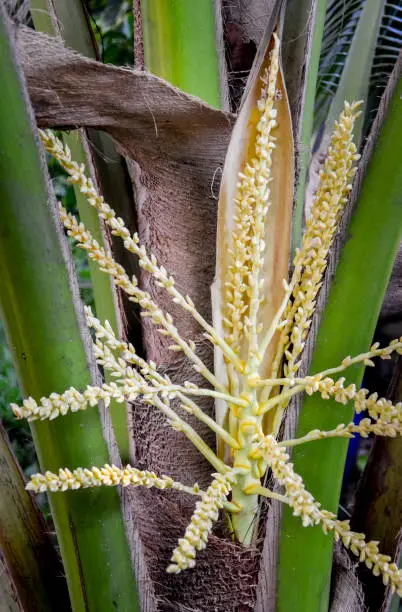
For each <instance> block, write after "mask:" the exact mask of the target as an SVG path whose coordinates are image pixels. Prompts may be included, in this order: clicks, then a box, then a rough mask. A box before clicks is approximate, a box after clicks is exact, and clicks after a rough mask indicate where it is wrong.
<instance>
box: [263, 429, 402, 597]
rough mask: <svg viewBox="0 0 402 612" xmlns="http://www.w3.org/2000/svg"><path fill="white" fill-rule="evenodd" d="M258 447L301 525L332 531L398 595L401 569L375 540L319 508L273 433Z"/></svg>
mask: <svg viewBox="0 0 402 612" xmlns="http://www.w3.org/2000/svg"><path fill="white" fill-rule="evenodd" d="M259 446H260V450H261V453H262V454H263V456H264V458H265V460H266V461H267V463H268V465H269V467H270V468H271V470H272V473H273V475H274V477H275V479H276V480H277V482H278V483H279V484H280V485H282V486H283V487H284V489H285V492H286V496H287V499H288V503H289V505H290V506H291V508H292V510H293V514H294V515H295V516H300V518H301V520H302V522H303V525H304V526H305V527H308V526H310V525H319V524H320V525H321V526H322V529H323V531H324V532H325V533H328V532H330V531H333V532H334V534H335V539H336V540H341V541H342V543H343V544H344V546H345V547H346V548H349V549H350V550H351V551H352V553H353V554H354V555H356V556H357V557H359V560H360V561H363V562H364V563H365V564H366V565H367V567H368V568H370V569H371V570H372V571H373V573H374V575H376V576H378V575H381V576H382V579H383V582H384V584H389V585H390V586H391V588H392V590H393V591H396V592H397V593H398V594H399V595H401V594H402V571H401V570H399V569H398V567H397V565H396V564H395V563H392V559H391V558H390V557H389V556H388V555H383V554H381V553H380V552H379V549H378V542H366V539H365V536H364V534H362V533H356V532H354V531H351V529H350V524H349V521H338V520H337V519H336V516H335V514H333V513H332V512H328V511H327V510H322V509H321V505H320V504H319V503H318V502H316V501H315V499H314V497H313V496H312V495H311V493H309V492H308V491H307V490H306V488H305V486H304V483H303V480H302V478H301V476H299V475H298V474H296V473H295V471H294V470H293V465H292V464H291V463H290V462H289V455H288V454H287V452H286V450H285V448H284V447H283V446H280V445H279V444H278V443H277V442H276V440H275V439H274V438H273V437H272V436H266V437H265V438H264V437H263V438H262V440H261V441H260V444H259Z"/></svg>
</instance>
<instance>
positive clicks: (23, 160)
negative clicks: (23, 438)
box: [0, 5, 138, 612]
mask: <svg viewBox="0 0 402 612" xmlns="http://www.w3.org/2000/svg"><path fill="white" fill-rule="evenodd" d="M0 17H1V19H0V55H1V57H2V62H1V64H0V75H1V83H2V93H1V96H0V134H1V141H0V189H1V206H2V213H1V216H0V277H1V283H0V307H1V311H2V317H3V321H4V324H5V328H6V333H7V337H8V340H9V345H10V348H11V350H12V353H13V358H14V363H15V366H16V370H17V374H18V377H19V381H20V384H21V388H22V391H23V393H24V394H25V395H32V396H33V397H35V398H36V399H39V398H40V397H41V396H43V395H45V396H46V395H48V394H49V393H50V392H52V391H63V390H64V389H65V388H66V387H69V386H70V385H74V386H76V387H78V388H82V387H84V386H86V385H87V384H88V383H89V382H90V375H89V368H88V362H87V356H86V353H85V349H84V346H83V340H82V335H81V329H80V326H79V323H78V314H77V312H78V310H77V308H78V305H77V300H75V302H74V300H73V295H74V286H73V285H72V283H71V279H70V278H69V275H68V269H67V267H66V251H65V248H64V247H63V246H62V235H61V232H60V230H59V226H58V224H57V222H56V212H55V208H54V206H53V204H52V201H51V198H49V193H48V190H47V185H46V182H45V180H44V177H43V176H44V175H43V172H44V170H45V169H44V164H43V161H42V160H41V159H40V156H39V153H38V147H37V141H36V140H35V137H34V134H33V130H32V124H31V117H30V115H29V112H28V111H27V108H28V107H27V96H26V94H25V90H24V87H23V84H22V82H21V80H20V78H19V74H18V68H17V64H16V61H15V55H14V52H13V48H12V46H11V42H10V38H9V36H8V32H7V29H6V22H5V19H4V11H3V9H2V8H1V5H0ZM11 116H12V120H11ZM75 298H77V296H75ZM81 320H82V321H83V315H82V317H81ZM32 429H33V435H34V440H35V446H36V449H37V451H38V455H39V460H40V463H41V467H42V469H44V470H46V469H50V470H58V469H59V468H60V467H62V466H65V465H68V466H70V467H71V468H75V467H77V466H92V465H94V464H95V465H96V464H101V465H102V464H104V463H105V462H107V461H108V460H109V456H108V452H107V448H106V443H105V441H104V439H103V435H102V428H101V424H100V419H99V415H98V414H97V412H96V411H88V412H86V413H85V414H84V413H82V414H75V415H71V416H66V417H65V419H63V420H62V421H61V420H60V421H59V422H52V423H45V422H44V423H38V424H35V426H34V427H33V428H32ZM50 502H51V508H52V514H53V517H54V522H55V527H56V532H57V536H58V542H59V545H60V550H61V553H62V558H63V563H64V569H65V573H66V576H67V581H68V585H69V592H70V598H71V603H72V607H73V610H74V611H75V612H81V611H84V610H85V611H86V612H87V611H88V610H90V611H93V612H95V611H96V612H102V611H105V612H106V611H107V612H110V610H113V609H117V610H120V611H122V610H127V611H128V610H130V611H131V610H135V609H138V606H137V603H136V601H137V598H136V592H135V587H134V581H133V577H132V570H131V564H130V557H129V552H128V546H127V542H126V536H125V532H124V526H123V521H122V515H121V510H120V502H119V495H118V492H117V491H113V490H108V489H105V490H99V489H98V490H93V491H89V490H87V491H82V492H79V493H78V494H77V493H73V494H69V493H67V494H65V495H60V496H52V495H50ZM112 569H113V571H111V570H112Z"/></svg>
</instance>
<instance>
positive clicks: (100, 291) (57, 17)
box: [31, 0, 130, 463]
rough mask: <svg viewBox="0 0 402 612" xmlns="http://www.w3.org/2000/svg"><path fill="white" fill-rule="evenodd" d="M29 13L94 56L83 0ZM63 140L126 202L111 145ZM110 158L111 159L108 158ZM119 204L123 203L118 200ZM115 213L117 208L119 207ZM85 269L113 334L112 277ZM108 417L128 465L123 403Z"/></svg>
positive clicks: (92, 227) (37, 1) (89, 220)
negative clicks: (96, 152)
mask: <svg viewBox="0 0 402 612" xmlns="http://www.w3.org/2000/svg"><path fill="white" fill-rule="evenodd" d="M31 14H32V19H33V22H34V25H35V28H36V29H37V30H39V31H41V32H45V33H47V34H50V35H53V36H60V37H61V38H63V40H64V41H65V43H66V44H67V45H68V46H69V47H71V48H72V49H74V50H75V51H78V52H79V53H81V54H82V55H85V56H86V57H89V58H92V59H97V58H98V55H99V54H98V49H97V45H96V41H95V39H94V36H93V34H92V29H91V27H90V24H89V23H88V18H87V13H86V10H85V9H84V6H83V4H82V2H81V0H32V1H31ZM88 137H89V139H90V140H91V141H93V142H94V143H95V144H96V147H97V148H98V149H99V150H100V151H101V153H103V155H104V157H105V159H107V160H109V162H106V163H103V164H102V167H99V165H98V167H95V166H94V162H96V160H95V159H94V158H93V156H92V155H91V151H90V148H89V146H88ZM63 140H64V142H65V143H66V144H67V145H68V146H69V148H70V150H71V154H72V158H73V159H74V161H76V162H78V163H80V164H81V163H83V164H84V165H85V166H86V167H87V172H88V171H89V174H90V175H91V178H92V180H93V181H94V183H95V185H99V184H102V178H103V181H107V182H108V183H113V186H114V194H115V197H114V198H113V200H112V201H110V204H111V206H112V207H114V204H115V200H118V199H120V198H122V199H123V200H124V199H126V198H127V196H126V195H125V194H124V193H123V194H122V191H123V192H124V191H125V177H124V174H123V172H122V171H121V170H120V172H119V168H120V160H116V159H115V158H116V153H115V152H113V151H112V152H111V151H110V143H109V142H108V141H107V136H106V135H102V134H100V133H96V132H95V131H94V130H89V131H88V136H86V132H85V131H83V130H80V131H75V132H71V133H70V134H64V135H63ZM113 153H114V154H113ZM110 155H112V156H113V157H114V159H110ZM112 166H113V168H112ZM116 174H117V176H116ZM99 189H100V187H99ZM74 193H75V198H76V203H77V208H78V211H79V214H80V218H81V220H82V221H83V222H84V224H85V226H86V227H87V228H88V230H89V231H90V232H91V234H92V236H93V237H94V238H95V240H97V241H98V242H99V244H101V245H103V244H105V234H104V229H103V227H102V226H101V224H100V221H99V217H98V214H97V212H96V210H94V209H93V208H91V207H90V206H89V204H88V202H87V200H86V198H85V196H84V195H83V194H82V193H81V192H80V189H79V187H76V186H74ZM119 206H121V202H119ZM115 209H116V210H119V208H118V206H116V207H115ZM89 271H90V276H91V284H92V288H93V294H94V302H95V307H96V313H97V316H98V318H99V319H100V320H101V321H106V320H107V321H109V323H110V324H111V326H112V328H113V331H114V332H115V333H116V334H118V328H119V322H118V314H117V307H116V303H117V301H116V296H115V293H114V290H113V287H112V282H111V279H110V278H108V277H107V276H105V274H103V273H102V272H101V271H100V270H99V266H98V265H97V264H96V263H94V262H92V261H89ZM105 378H106V380H107V381H108V382H110V380H111V379H110V376H109V375H108V374H106V376H105ZM110 415H111V420H112V424H113V429H114V433H115V436H116V441H117V444H118V447H119V452H120V455H121V459H122V461H123V463H128V462H129V461H130V443H129V435H128V423H127V410H126V405H125V404H124V403H117V402H115V401H112V403H111V406H110Z"/></svg>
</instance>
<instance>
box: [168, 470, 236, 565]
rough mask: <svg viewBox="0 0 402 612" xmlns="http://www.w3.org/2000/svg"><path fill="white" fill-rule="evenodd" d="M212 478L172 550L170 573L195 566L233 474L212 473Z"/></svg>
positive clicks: (228, 488) (230, 484)
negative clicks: (199, 551) (183, 532)
mask: <svg viewBox="0 0 402 612" xmlns="http://www.w3.org/2000/svg"><path fill="white" fill-rule="evenodd" d="M213 476H214V480H213V481H212V482H211V484H210V485H209V487H208V489H207V490H206V491H205V493H204V494H203V496H202V498H201V500H200V501H198V502H197V503H196V506H195V511H194V514H193V516H192V517H191V522H190V524H189V526H188V527H187V529H186V533H185V534H184V536H183V537H182V538H180V540H179V544H178V546H177V548H175V550H174V551H173V555H172V558H171V564H170V565H169V567H168V568H167V571H168V572H169V573H170V574H178V573H179V572H181V571H182V570H184V569H187V568H191V567H194V566H195V556H196V553H197V550H202V549H203V548H205V547H206V545H207V541H208V536H209V534H210V532H211V529H212V525H213V523H214V522H215V521H216V520H217V519H218V516H219V510H220V509H221V508H222V507H223V504H224V501H225V500H226V497H227V495H228V494H229V493H230V490H231V488H232V484H233V482H234V481H235V474H234V473H233V472H227V473H226V474H213Z"/></svg>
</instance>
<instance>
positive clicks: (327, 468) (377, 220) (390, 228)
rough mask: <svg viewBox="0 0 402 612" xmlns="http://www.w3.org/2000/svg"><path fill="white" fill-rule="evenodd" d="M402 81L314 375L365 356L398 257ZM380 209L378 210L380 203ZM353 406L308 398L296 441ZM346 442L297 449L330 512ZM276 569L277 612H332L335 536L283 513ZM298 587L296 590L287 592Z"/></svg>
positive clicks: (299, 467) (346, 417)
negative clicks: (345, 360) (278, 559)
mask: <svg viewBox="0 0 402 612" xmlns="http://www.w3.org/2000/svg"><path fill="white" fill-rule="evenodd" d="M401 99H402V81H399V84H398V85H397V86H396V88H395V91H394V94H393V96H392V99H391V101H390V104H389V107H388V112H387V116H386V119H385V121H384V124H383V126H382V129H381V132H380V135H379V137H378V138H377V140H376V145H375V148H374V150H373V154H372V157H371V161H370V163H369V165H368V168H367V172H366V175H365V177H364V181H363V184H362V188H361V192H360V195H359V199H358V203H357V207H356V210H355V213H354V215H353V217H352V220H351V222H350V225H349V229H348V236H349V238H348V240H347V242H346V243H345V245H344V247H343V249H342V252H341V256H340V261H339V265H338V268H337V271H336V275H335V279H334V282H333V284H332V286H331V290H330V293H329V298H328V304H327V306H326V308H325V311H324V315H323V319H322V323H321V325H320V328H319V332H318V337H317V342H316V348H315V350H314V355H313V361H312V365H311V371H312V372H320V371H322V370H324V369H326V368H330V367H332V366H334V365H336V364H337V363H340V362H341V361H342V359H344V357H345V356H346V355H353V354H359V353H362V352H364V351H367V349H368V347H369V346H370V344H371V342H372V336H373V333H374V329H375V326H376V323H377V319H378V315H379V312H380V308H381V304H382V301H383V297H384V293H385V290H386V287H387V284H388V280H389V277H390V275H391V270H392V266H393V263H394V259H395V255H396V252H397V249H398V247H399V243H400V241H401V238H402V173H401V172H400V143H401V140H402V112H401V111H402V106H401V105H402V103H401ZM379 203H380V205H379ZM363 371H364V366H363V365H361V364H356V365H354V366H353V367H352V368H350V369H349V370H348V375H347V381H348V383H355V384H356V385H357V386H359V385H360V383H361V380H362V375H363ZM352 417H353V407H352V406H351V405H347V406H341V405H340V404H337V403H336V402H335V401H333V400H323V399H320V398H319V397H317V396H311V397H306V398H305V400H304V403H303V408H302V412H301V417H300V421H299V425H298V430H297V436H298V437H301V436H304V435H306V434H307V433H308V432H309V431H311V430H313V429H321V430H330V429H333V428H335V427H336V426H337V425H338V424H339V423H340V422H344V423H347V422H349V421H351V420H352ZM347 445H348V441H347V440H342V439H331V440H327V441H326V442H325V444H317V445H314V444H312V445H305V446H300V447H296V448H295V449H294V450H293V458H292V460H293V463H294V467H295V470H296V471H297V472H298V473H300V474H301V475H302V476H303V479H304V481H305V484H306V487H307V489H308V490H309V491H311V493H312V494H313V495H314V496H315V497H316V499H317V500H318V501H319V502H321V503H322V505H323V507H324V508H327V509H328V510H330V511H332V512H337V509H338V501H339V494H340V487H341V482H342V475H343V469H344V463H345V457H346V451H347ZM281 533H282V535H281V540H280V564H279V569H278V611H279V612H288V611H289V610H308V611H309V612H316V611H317V612H318V611H320V612H324V611H325V612H327V611H328V599H329V585H330V572H331V566H332V538H330V537H329V536H326V535H324V534H323V533H322V532H321V530H320V528H319V527H315V528H314V529H309V530H307V529H305V528H304V527H303V526H302V524H301V522H300V519H298V518H297V517H293V516H292V514H291V511H290V510H288V509H287V508H285V510H284V518H283V522H282V532H281ZM289 584H292V588H291V589H290V588H289Z"/></svg>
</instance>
